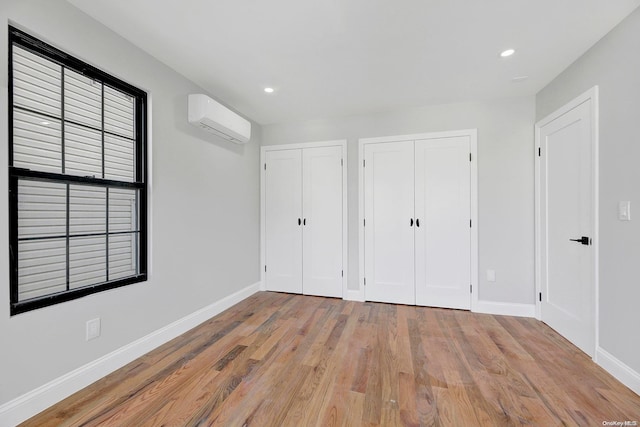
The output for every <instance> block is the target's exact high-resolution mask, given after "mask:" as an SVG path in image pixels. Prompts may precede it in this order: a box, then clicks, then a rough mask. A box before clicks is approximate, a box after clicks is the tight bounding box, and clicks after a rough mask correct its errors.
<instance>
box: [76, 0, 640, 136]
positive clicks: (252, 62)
mask: <svg viewBox="0 0 640 427" xmlns="http://www.w3.org/2000/svg"><path fill="white" fill-rule="evenodd" d="M68 1H69V2H70V3H72V4H74V5H75V6H77V7H78V8H80V9H82V10H83V11H85V12H86V13H87V14H89V15H91V16H93V17H94V18H95V19H97V20H98V21H100V22H102V23H104V24H105V25H106V26H108V27H110V28H111V29H113V30H114V31H115V32H117V33H119V34H120V35H122V36H123V37H125V38H126V39H128V40H130V41H131V42H132V43H134V44H135V45H137V46H139V47H141V48H142V49H144V50H145V51H147V52H149V53H150V54H151V55H153V56H154V57H156V58H158V59H159V60H161V61H162V62H164V63H166V64H167V65H169V66H170V67H172V68H174V69H175V70H177V71H179V72H180V73H182V74H183V75H185V76H187V77H188V78H190V79H191V80H193V81H194V82H196V83H197V84H199V85H200V86H202V87H203V88H205V89H206V90H207V91H209V92H210V93H211V94H213V95H214V96H215V97H216V98H218V99H219V100H220V101H222V102H223V103H225V104H227V105H228V106H230V107H232V108H234V109H235V110H237V111H239V112H240V113H242V114H243V115H245V116H247V117H249V118H251V119H254V120H255V121H257V122H259V123H261V124H268V123H277V122H287V121H295V120H305V119H314V118H325V117H335V116H345V115H351V114H359V113H369V112H375V111H387V110H394V109H399V108H406V107H413V106H420V105H428V104H441V103H451V102H460V101H477V100H482V99H491V98H501V97H511V96H522V95H533V94H535V93H536V92H537V91H539V90H540V89H541V88H543V87H544V86H545V85H546V84H547V83H548V82H549V81H551V79H553V78H554V77H555V76H556V75H558V74H559V73H560V72H561V71H562V70H564V69H565V68H566V67H567V66H568V65H569V64H571V63H572V62H573V61H574V60H576V59H577V58H578V57H579V56H580V55H581V54H582V53H584V52H585V51H586V50H587V49H588V48H589V47H591V46H592V45H593V44H594V43H595V42H596V41H598V40H599V39H600V38H601V37H602V36H604V35H605V34H606V33H607V32H608V31H609V30H611V29H612V28H613V27H614V26H615V25H616V24H617V23H619V22H620V21H621V20H622V19H623V18H624V17H625V16H627V15H628V14H629V13H631V11H633V10H634V9H635V8H636V7H638V6H639V5H640V0H482V1H479V0H395V1H393V0H315V1H313V0H270V1H265V0H179V1H178V0H174V1H169V0H160V1H158V0H108V1H95V0H68ZM511 47H512V48H514V49H516V54H515V55H513V56H512V57H511V58H508V59H502V58H500V57H499V53H500V52H501V51H502V50H504V49H506V48H511ZM636 53H637V52H630V53H629V54H630V55H635V54H636ZM518 76H529V78H528V79H527V80H526V81H525V82H521V83H513V82H512V81H511V80H512V78H514V77H518ZM265 86H272V87H274V88H275V89H276V91H275V93H273V94H271V95H267V94H265V93H264V92H263V88H264V87H265Z"/></svg>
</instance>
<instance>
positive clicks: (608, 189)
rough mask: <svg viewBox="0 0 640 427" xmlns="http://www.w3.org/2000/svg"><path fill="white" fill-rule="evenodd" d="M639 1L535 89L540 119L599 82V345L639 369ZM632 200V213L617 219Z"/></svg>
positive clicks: (636, 369) (639, 370) (538, 117)
mask: <svg viewBox="0 0 640 427" xmlns="http://www.w3.org/2000/svg"><path fill="white" fill-rule="evenodd" d="M639 51H640V9H638V10H636V11H635V12H633V13H632V14H631V15H630V16H629V17H627V18H626V19H625V20H624V21H622V23H620V24H619V25H618V26H617V27H616V28H615V29H614V30H613V31H611V32H610V33H609V34H608V35H607V36H605V37H604V38H603V39H602V40H600V41H599V42H598V43H597V44H596V45H595V46H594V47H593V48H591V49H590V50H589V51H588V52H587V53H586V54H584V55H583V56H582V57H581V58H580V59H578V60H577V61H576V62H575V63H574V64H572V65H571V66H570V67H569V68H568V69H567V70H565V71H564V72H563V73H562V74H560V75H559V76H558V77H557V78H556V79H555V80H553V81H552V82H551V83H550V84H549V85H548V86H547V87H546V88H544V89H543V90H542V91H540V93H538V95H537V96H536V117H537V119H538V120H540V119H542V118H544V117H545V116H547V115H548V114H550V113H552V112H553V111H554V110H556V109H557V108H559V107H561V106H562V105H564V104H566V103H567V102H569V101H570V100H572V99H573V98H575V97H577V96H578V95H580V94H581V93H583V92H585V91H586V90H587V89H589V88H591V87H593V86H595V85H598V86H599V87H600V159H599V166H600V181H599V184H600V209H599V214H600V224H599V227H600V276H599V279H600V299H599V304H600V306H599V308H600V322H599V326H600V347H602V348H603V349H604V350H606V351H608V352H609V353H611V354H612V355H613V356H615V357H616V358H618V359H619V360H621V361H622V362H623V363H625V364H627V365H628V366H630V367H631V368H632V369H634V370H635V371H636V372H640V339H638V333H637V328H638V325H639V324H640V322H639V321H638V304H639V303H640V285H639V282H640V279H639V276H638V261H639V260H640V217H638V213H639V212H640V211H639V209H640V190H639V189H640V168H639V167H638V159H640V56H638V52H639ZM621 200H630V201H631V205H632V210H633V209H635V215H634V216H632V217H631V218H632V221H630V222H621V221H618V219H617V206H618V201H621Z"/></svg>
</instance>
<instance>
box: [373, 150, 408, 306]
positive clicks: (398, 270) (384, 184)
mask: <svg viewBox="0 0 640 427" xmlns="http://www.w3.org/2000/svg"><path fill="white" fill-rule="evenodd" d="M364 158H365V167H364V189H365V194H364V203H365V221H366V225H365V227H364V232H365V248H364V251H365V254H364V256H365V279H366V287H365V297H366V299H367V300H368V301H382V302H391V303H397V304H415V289H414V270H413V269H414V241H413V230H414V227H413V218H414V215H413V208H414V201H413V198H414V182H413V181H414V176H413V168H414V163H413V141H402V142H389V143H386V142H385V143H377V144H367V145H365V147H364Z"/></svg>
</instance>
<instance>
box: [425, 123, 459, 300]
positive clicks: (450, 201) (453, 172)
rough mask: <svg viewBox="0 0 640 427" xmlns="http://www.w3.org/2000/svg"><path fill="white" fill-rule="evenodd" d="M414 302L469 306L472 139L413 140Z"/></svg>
mask: <svg viewBox="0 0 640 427" xmlns="http://www.w3.org/2000/svg"><path fill="white" fill-rule="evenodd" d="M415 153H416V154H415V171H416V196H415V203H416V209H415V211H416V214H415V216H416V228H415V239H416V266H415V269H416V304H418V305H428V306H433V307H447V308H458V309H466V310H468V309H470V308H471V293H470V284H471V228H470V223H469V221H470V218H471V166H470V165H471V162H470V160H469V153H470V138H469V137H468V136H460V137H455V138H435V139H427V140H419V141H416V142H415Z"/></svg>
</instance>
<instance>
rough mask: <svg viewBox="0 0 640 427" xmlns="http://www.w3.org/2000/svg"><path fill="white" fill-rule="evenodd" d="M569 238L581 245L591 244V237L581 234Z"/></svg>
mask: <svg viewBox="0 0 640 427" xmlns="http://www.w3.org/2000/svg"><path fill="white" fill-rule="evenodd" d="M569 240H571V241H572V242H578V243H582V244H583V245H587V246H588V245H590V244H591V239H590V238H588V237H587V236H582V237H581V238H579V239H569Z"/></svg>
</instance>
